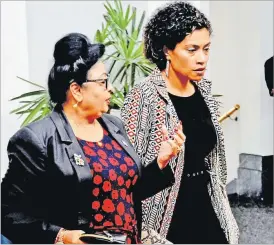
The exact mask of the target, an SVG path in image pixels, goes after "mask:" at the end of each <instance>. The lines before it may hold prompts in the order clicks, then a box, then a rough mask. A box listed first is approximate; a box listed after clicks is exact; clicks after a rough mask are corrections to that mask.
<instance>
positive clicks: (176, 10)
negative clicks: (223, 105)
mask: <svg viewBox="0 0 274 245" xmlns="http://www.w3.org/2000/svg"><path fill="white" fill-rule="evenodd" d="M211 33H212V28H211V24H210V22H209V20H208V19H207V18H206V17H205V15H204V14H203V13H201V12H200V11H199V10H198V9H196V8H195V7H193V6H192V5H191V4H189V3H186V2H172V3H168V4H167V5H165V6H164V7H163V8H160V9H158V10H157V11H156V13H155V14H154V15H153V16H152V17H151V19H150V20H149V22H148V23H147V25H146V27H145V31H144V45H145V56H146V57H147V58H148V59H149V60H150V61H152V62H153V63H155V64H156V65H157V68H156V69H155V70H154V71H153V72H152V73H151V74H150V75H149V76H148V77H147V78H146V79H145V80H144V81H143V82H141V83H139V84H137V85H135V87H134V88H133V89H132V90H131V91H130V93H129V94H128V96H127V97H126V99H125V103H124V107H123V108H122V113H121V115H122V119H123V121H124V123H125V126H126V130H127V133H128V136H129V138H130V140H131V142H132V144H133V145H134V147H135V150H136V152H137V153H138V155H139V157H140V158H141V160H142V163H143V165H147V164H148V163H149V162H150V161H151V160H152V159H153V158H154V157H155V156H156V155H157V153H158V151H159V147H160V143H161V142H162V141H163V137H162V136H161V134H160V132H161V125H162V124H165V125H166V127H167V128H168V131H169V132H170V133H171V132H173V131H174V130H175V126H176V125H177V123H178V122H179V121H181V122H182V125H183V132H184V134H185V136H186V141H185V143H184V145H183V147H182V149H181V151H180V153H179V154H178V155H177V156H176V157H174V158H172V159H171V160H170V162H169V164H170V166H171V167H172V170H173V172H174V175H175V184H174V185H173V186H172V187H168V188H166V189H164V190H163V191H161V192H160V193H158V194H156V195H154V196H153V197H150V198H148V199H146V200H145V201H144V202H143V206H142V208H143V234H144V237H143V240H144V241H146V242H152V243H155V242H162V241H159V240H157V239H158V238H157V236H156V235H155V236H154V235H153V234H155V231H156V232H158V233H160V236H161V237H163V238H166V239H167V240H169V241H171V242H173V243H196V244H197V243H202V244H205V243H222V244H224V243H237V242H238V237H239V231H238V226H237V223H236V221H235V219H234V216H233V214H232V212H231V208H230V205H229V201H228V198H227V194H226V189H225V186H226V180H227V169H226V157H225V148H224V137H223V132H222V129H221V127H220V124H219V122H218V116H219V111H218V102H217V101H216V100H215V99H214V98H213V96H212V94H211V82H210V81H208V80H207V79H205V78H203V76H204V73H205V71H206V66H207V62H208V58H209V49H210V39H211V38H210V37H211ZM156 234H157V233H156Z"/></svg>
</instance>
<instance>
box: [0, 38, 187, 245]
mask: <svg viewBox="0 0 274 245" xmlns="http://www.w3.org/2000/svg"><path fill="white" fill-rule="evenodd" d="M103 54H104V45H102V44H91V43H90V41H89V39H88V38H87V37H86V36H84V35H82V34H78V33H72V34H68V35H66V36H65V37H63V38H62V39H60V40H59V41H58V42H57V43H56V45H55V50H54V59H55V63H54V65H53V67H52V69H51V71H50V74H49V78H48V87H49V95H50V99H51V100H52V101H53V102H54V103H56V107H55V108H54V110H53V112H52V113H51V114H50V115H49V116H48V117H46V118H44V119H42V120H40V121H37V122H34V123H32V124H30V125H28V126H26V127H24V128H22V129H20V130H19V131H18V132H17V133H16V134H15V135H14V136H13V137H12V138H11V139H10V141H9V145H8V155H9V169H8V171H7V173H6V176H5V177H4V179H3V182H2V185H1V190H2V234H3V235H4V236H5V237H7V238H8V239H9V240H11V241H12V242H13V243H68V244H80V243H84V241H86V240H83V238H80V237H81V235H82V234H83V233H89V234H95V233H96V234H98V232H100V234H105V235H106V236H107V237H110V238H116V239H118V238H119V241H120V242H122V243H125V242H126V243H139V242H140V225H141V222H140V218H141V208H140V207H141V200H143V199H145V198H147V197H149V196H151V195H153V194H155V193H157V192H158V191H160V190H162V189H164V188H166V187H167V186H169V185H172V183H173V180H174V177H173V174H172V171H171V169H170V167H169V166H167V165H168V164H167V163H168V161H169V159H171V158H172V157H174V156H176V155H177V153H178V151H179V150H180V147H181V145H182V143H183V141H184V135H183V133H182V126H181V125H177V131H176V133H174V134H173V135H168V133H167V129H166V128H165V127H163V129H162V134H163V137H164V138H165V140H164V142H163V143H162V144H161V148H160V151H159V154H158V156H157V157H155V159H152V160H151V163H150V164H148V166H146V167H142V166H141V162H140V160H139V158H138V156H137V154H136V153H135V151H134V149H133V147H132V145H131V143H130V141H129V140H128V138H127V136H126V132H125V130H124V127H123V124H122V121H121V120H120V119H118V118H116V117H114V116H112V115H108V114H106V112H107V111H108V110H109V103H110V98H111V85H110V84H108V74H107V71H106V68H105V65H104V64H103V63H102V62H101V61H100V58H101V57H102V55H103ZM171 138H172V139H171ZM117 234H118V235H117ZM117 236H118V238H117ZM97 238H98V237H97ZM98 242H99V240H98ZM93 243H94V241H93ZM95 243H96V241H95Z"/></svg>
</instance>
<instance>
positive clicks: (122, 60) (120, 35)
mask: <svg viewBox="0 0 274 245" xmlns="http://www.w3.org/2000/svg"><path fill="white" fill-rule="evenodd" d="M104 6H105V8H106V10H107V13H106V15H104V19H105V22H104V23H103V24H102V28H101V30H97V32H96V35H95V39H94V40H95V42H100V43H104V44H105V45H106V47H107V50H106V54H105V56H104V60H105V61H110V69H109V73H110V79H111V82H112V83H113V85H114V87H115V88H116V91H117V92H116V93H114V94H113V96H112V99H111V107H112V108H120V107H121V106H122V104H123V101H124V97H125V95H126V94H127V93H128V92H129V90H130V89H131V88H132V87H133V86H134V84H135V82H136V80H137V79H141V78H142V77H145V76H147V75H148V74H149V73H150V72H151V71H152V69H153V68H154V65H153V64H151V63H150V62H149V61H148V60H147V59H146V58H145V56H144V54H143V48H144V44H143V42H142V41H141V40H140V31H141V28H142V26H143V22H144V19H145V11H143V12H142V15H141V18H140V19H139V21H138V20H137V9H136V8H135V7H132V6H130V5H128V6H127V8H126V9H124V8H123V6H122V4H121V1H120V0H115V1H114V5H111V4H110V3H109V2H108V1H106V3H105V4H104Z"/></svg>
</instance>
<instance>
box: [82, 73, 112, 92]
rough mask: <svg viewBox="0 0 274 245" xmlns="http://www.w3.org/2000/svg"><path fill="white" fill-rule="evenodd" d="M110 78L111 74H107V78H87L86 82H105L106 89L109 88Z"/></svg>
mask: <svg viewBox="0 0 274 245" xmlns="http://www.w3.org/2000/svg"><path fill="white" fill-rule="evenodd" d="M108 80H109V74H108V75H107V78H98V79H87V80H86V83H88V82H91V83H98V82H99V83H105V86H106V89H108Z"/></svg>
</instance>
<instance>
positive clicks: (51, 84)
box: [48, 33, 105, 105]
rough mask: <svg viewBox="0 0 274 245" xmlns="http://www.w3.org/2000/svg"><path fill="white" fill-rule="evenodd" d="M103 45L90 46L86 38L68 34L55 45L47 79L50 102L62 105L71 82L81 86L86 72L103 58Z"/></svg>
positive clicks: (80, 35) (81, 35) (78, 34)
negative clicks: (51, 65) (53, 61)
mask: <svg viewBox="0 0 274 245" xmlns="http://www.w3.org/2000/svg"><path fill="white" fill-rule="evenodd" d="M104 52H105V46H104V45H103V44H91V42H90V40H89V39H88V37H87V36H85V35H83V34H81V33H70V34H68V35H66V36H64V37H63V38H61V39H60V40H59V41H57V43H56V44H55V48H54V53H53V56H54V60H55V63H54V65H53V67H52V69H51V71H50V74H49V77H48V89H49V95H50V99H51V101H52V102H54V103H57V104H59V105H60V104H62V103H64V102H65V101H66V93H67V90H68V88H69V86H70V82H71V81H72V80H73V81H75V82H76V83H78V84H79V85H82V84H83V83H84V82H85V81H86V79H87V77H86V76H87V73H88V70H89V69H90V68H91V67H92V66H93V65H94V64H95V63H96V62H97V61H98V60H99V59H100V58H101V57H102V56H103V54H104Z"/></svg>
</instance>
